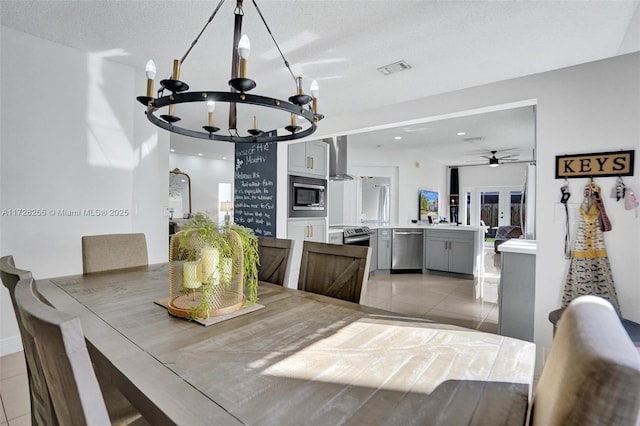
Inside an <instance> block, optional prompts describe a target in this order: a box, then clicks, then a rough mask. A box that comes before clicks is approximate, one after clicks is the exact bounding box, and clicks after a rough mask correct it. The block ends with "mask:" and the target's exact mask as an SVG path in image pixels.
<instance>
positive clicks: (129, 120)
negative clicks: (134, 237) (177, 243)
mask: <svg viewBox="0 0 640 426" xmlns="http://www.w3.org/2000/svg"><path fill="white" fill-rule="evenodd" d="M1 38H2V49H1V50H2V51H1V55H2V61H1V73H2V80H1V83H0V84H1V86H0V88H1V93H2V95H1V96H0V102H1V103H2V108H1V112H2V116H1V133H0V135H1V142H2V144H1V147H0V149H1V151H2V156H1V167H0V176H1V179H0V181H1V185H2V186H1V192H0V208H1V209H6V210H5V215H3V216H2V217H0V254H2V255H8V254H12V255H14V257H15V260H16V264H17V266H18V267H20V268H23V269H28V270H31V271H32V272H33V274H34V276H35V277H36V278H44V277H51V276H58V275H67V274H76V273H81V272H82V253H81V242H80V240H81V236H82V235H89V234H102V233H115V232H132V231H137V230H143V231H144V232H145V233H146V235H147V241H148V244H149V257H150V261H152V262H153V261H155V262H158V261H163V260H166V257H167V255H166V247H167V246H166V244H167V243H166V240H167V232H168V230H167V226H166V220H165V219H164V218H163V216H162V210H161V207H162V205H160V204H157V203H158V202H159V196H160V188H159V186H158V187H156V185H162V187H163V189H162V191H163V195H165V194H166V191H165V189H166V187H167V185H168V184H165V182H164V181H163V179H165V178H166V176H167V175H166V172H167V167H168V152H167V150H166V148H167V145H168V143H167V142H166V141H167V140H168V139H165V140H162V139H157V137H156V136H155V131H148V130H143V127H142V123H139V121H138V118H137V116H138V115H139V116H142V117H144V114H143V113H142V111H141V110H138V108H136V107H137V106H138V105H136V102H135V101H134V99H135V95H136V92H140V91H142V90H144V85H143V84H139V83H138V81H137V80H138V78H139V79H140V80H141V78H142V77H141V76H140V77H138V76H136V75H135V72H134V70H133V69H131V68H129V67H126V66H123V65H120V64H116V63H115V62H112V61H110V60H109V56H110V54H111V53H109V52H95V53H83V52H80V51H78V50H75V49H71V48H68V47H66V46H61V45H59V44H56V43H52V42H49V41H46V40H43V39H39V38H36V37H32V36H30V35H26V34H24V33H21V32H18V31H15V30H12V29H8V28H6V27H4V26H3V27H2V28H1ZM140 88H141V89H140ZM163 150H164V151H163ZM160 170H161V171H162V174H161V175H160ZM165 199H166V196H165ZM165 203H166V201H165ZM11 209H43V210H40V212H39V213H43V214H45V215H44V216H29V217H27V216H15V215H11V213H10V212H11V211H12V210H11ZM84 209H94V210H95V209H98V210H103V209H104V210H106V215H102V214H101V213H100V215H99V216H89V215H88V214H87V212H85V211H84ZM62 210H65V211H68V212H77V213H78V214H79V216H64V215H62ZM112 210H119V211H120V212H124V215H120V216H116V215H111V212H110V211H112ZM160 242H161V243H162V245H161V246H160V245H158V244H160ZM0 297H1V299H2V300H1V306H0V307H1V308H2V314H1V319H2V326H1V329H0V333H2V334H0V354H5V353H10V352H13V351H16V350H19V349H20V347H21V345H19V339H18V335H17V327H16V324H15V317H14V316H13V310H12V307H11V304H10V303H9V301H8V299H9V297H8V293H7V292H6V289H4V287H2V290H1V296H0Z"/></svg>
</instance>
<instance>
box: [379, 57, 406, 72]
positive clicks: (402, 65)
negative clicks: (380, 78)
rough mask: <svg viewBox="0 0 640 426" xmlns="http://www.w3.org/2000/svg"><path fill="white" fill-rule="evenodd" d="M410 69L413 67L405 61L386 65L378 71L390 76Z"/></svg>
mask: <svg viewBox="0 0 640 426" xmlns="http://www.w3.org/2000/svg"><path fill="white" fill-rule="evenodd" d="M408 69H411V65H409V64H408V63H406V62H405V61H404V60H403V61H398V62H394V63H393V64H389V65H385V66H384V67H380V68H378V71H380V72H381V73H382V74H384V75H390V74H394V73H397V72H400V71H405V70H408Z"/></svg>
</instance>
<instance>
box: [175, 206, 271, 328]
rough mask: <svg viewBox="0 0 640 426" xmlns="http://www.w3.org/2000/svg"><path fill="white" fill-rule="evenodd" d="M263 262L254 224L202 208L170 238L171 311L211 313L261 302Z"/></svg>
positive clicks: (200, 315) (192, 314)
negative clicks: (214, 216) (218, 217)
mask: <svg viewBox="0 0 640 426" xmlns="http://www.w3.org/2000/svg"><path fill="white" fill-rule="evenodd" d="M258 265H259V257H258V238H257V237H256V236H255V234H254V233H253V231H252V230H250V229H249V228H246V227H243V226H240V225H236V224H234V225H225V226H219V225H218V224H217V223H214V222H213V221H212V220H211V219H210V218H209V217H208V216H207V215H205V214H204V213H197V214H196V215H195V216H194V218H193V219H192V220H191V221H190V222H189V223H188V224H187V226H186V227H185V230H184V231H181V232H179V233H178V234H175V235H174V237H173V238H172V241H171V247H170V267H169V271H170V279H169V287H170V288H169V291H170V301H169V306H168V307H169V312H170V313H171V314H172V315H176V316H181V317H188V318H208V317H209V316H212V315H223V314H226V313H230V312H233V311H235V310H238V309H240V308H242V306H244V305H245V304H253V303H255V302H257V300H258Z"/></svg>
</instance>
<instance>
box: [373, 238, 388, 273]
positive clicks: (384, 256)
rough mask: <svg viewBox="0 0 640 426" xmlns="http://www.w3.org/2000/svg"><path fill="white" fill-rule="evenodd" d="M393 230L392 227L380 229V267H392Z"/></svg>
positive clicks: (378, 253)
mask: <svg viewBox="0 0 640 426" xmlns="http://www.w3.org/2000/svg"><path fill="white" fill-rule="evenodd" d="M391 232H392V230H391V228H389V229H378V252H377V255H378V269H391ZM373 254H375V253H372V256H373Z"/></svg>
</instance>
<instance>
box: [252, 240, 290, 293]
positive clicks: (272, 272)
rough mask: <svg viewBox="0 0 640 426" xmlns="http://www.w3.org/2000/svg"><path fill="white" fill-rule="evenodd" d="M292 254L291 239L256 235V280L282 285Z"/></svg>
mask: <svg viewBox="0 0 640 426" xmlns="http://www.w3.org/2000/svg"><path fill="white" fill-rule="evenodd" d="M292 254H293V240H289V239H286V238H272V237H258V257H259V259H260V267H259V269H258V280H259V281H265V282H268V283H271V284H278V285H284V282H285V279H286V277H287V275H288V272H289V271H288V269H289V264H290V263H291V256H292Z"/></svg>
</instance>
